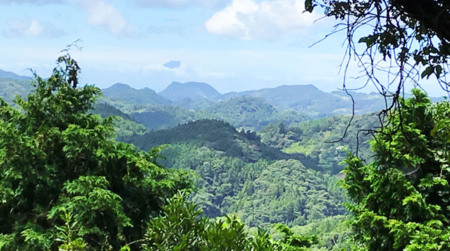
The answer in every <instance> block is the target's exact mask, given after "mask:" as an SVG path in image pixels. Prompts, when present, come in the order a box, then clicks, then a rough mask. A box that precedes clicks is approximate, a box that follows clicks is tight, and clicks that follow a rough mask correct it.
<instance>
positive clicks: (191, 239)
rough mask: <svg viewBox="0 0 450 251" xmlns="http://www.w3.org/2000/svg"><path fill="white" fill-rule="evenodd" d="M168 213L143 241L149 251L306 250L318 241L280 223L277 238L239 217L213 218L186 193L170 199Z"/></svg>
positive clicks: (151, 226)
mask: <svg viewBox="0 0 450 251" xmlns="http://www.w3.org/2000/svg"><path fill="white" fill-rule="evenodd" d="M163 210H164V214H163V215H162V216H160V217H158V218H154V219H152V220H151V221H150V223H149V226H148V229H147V234H146V235H145V238H144V239H143V240H142V243H143V248H144V249H145V250H204V251H206V250H207V251H222V250H230V251H231V250H258V251H259V250H261V251H266V250H271V251H272V250H280V251H281V250H303V249H302V248H306V247H310V246H311V245H312V244H315V243H317V238H316V237H315V236H300V235H296V234H294V233H293V232H292V231H291V230H290V229H289V228H288V227H287V226H285V225H283V224H280V225H279V228H280V229H281V230H280V231H282V232H283V233H285V235H284V237H283V239H281V240H275V239H273V238H272V237H271V236H270V235H269V234H268V232H267V231H263V230H261V229H258V231H257V233H256V235H252V234H250V233H249V232H248V231H247V229H246V228H245V225H244V224H243V223H242V222H241V221H240V220H239V219H238V218H237V217H236V216H235V215H231V216H230V215H227V216H225V217H223V219H222V218H219V219H216V220H213V221H211V220H209V219H208V218H206V217H203V216H202V211H201V210H199V209H197V205H196V204H194V203H192V202H188V201H187V198H186V194H185V193H178V194H176V195H175V196H174V197H172V198H170V199H168V203H167V205H166V206H164V207H163Z"/></svg>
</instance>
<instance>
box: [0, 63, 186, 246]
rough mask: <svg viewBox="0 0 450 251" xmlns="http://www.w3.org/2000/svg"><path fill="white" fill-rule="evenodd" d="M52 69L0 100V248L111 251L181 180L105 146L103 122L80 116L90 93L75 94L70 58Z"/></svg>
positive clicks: (129, 149)
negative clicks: (25, 90)
mask: <svg viewBox="0 0 450 251" xmlns="http://www.w3.org/2000/svg"><path fill="white" fill-rule="evenodd" d="M58 62H59V63H60V64H59V66H58V67H57V68H55V69H54V71H53V74H52V76H51V77H50V78H48V79H46V80H43V79H41V78H40V77H38V76H35V81H34V86H35V89H34V90H33V91H32V92H31V94H29V95H28V96H27V100H24V99H22V98H20V97H19V98H17V99H16V105H17V108H15V107H12V106H10V105H8V104H7V103H6V102H4V101H3V100H0V246H2V248H4V249H6V250H12V249H14V250H30V249H31V250H47V249H52V250H54V249H57V248H58V247H60V248H61V249H82V248H83V247H85V248H86V249H89V250H92V249H119V248H120V247H121V246H122V245H124V244H126V243H129V242H132V241H135V240H138V239H141V238H142V237H143V235H144V233H145V230H144V226H145V222H146V221H148V220H149V219H150V218H151V217H152V216H153V215H156V214H157V213H158V212H159V210H160V208H161V206H162V205H164V203H165V198H167V197H171V196H172V195H173V194H174V193H175V192H176V191H177V190H179V189H181V188H185V187H189V186H190V181H189V180H188V176H187V175H186V174H185V173H184V172H181V171H177V170H167V169H163V168H161V167H160V166H158V165H157V164H156V162H155V159H156V158H157V156H158V155H157V152H155V151H152V152H137V151H136V149H135V148H134V147H133V146H131V145H128V144H124V143H119V142H117V141H115V140H114V129H113V120H112V119H111V118H106V119H102V118H101V117H100V116H99V115H93V114H91V113H88V111H89V110H90V109H92V106H93V104H94V103H95V100H96V97H97V96H98V95H99V94H100V90H99V89H98V88H95V87H93V86H85V87H83V88H75V86H76V84H77V79H76V76H77V73H78V71H77V70H78V68H77V64H76V62H75V61H74V60H73V59H71V58H70V55H68V54H66V55H64V56H62V57H60V58H59V59H58Z"/></svg>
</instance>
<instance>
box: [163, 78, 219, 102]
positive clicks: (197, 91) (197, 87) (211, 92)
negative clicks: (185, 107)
mask: <svg viewBox="0 0 450 251" xmlns="http://www.w3.org/2000/svg"><path fill="white" fill-rule="evenodd" d="M158 94H159V95H161V96H163V97H165V98H167V99H170V100H171V101H173V102H177V101H181V100H185V99H191V100H202V99H206V100H218V99H220V98H221V97H222V94H220V93H219V92H218V91H217V90H216V89H214V87H212V86H211V85H209V84H207V83H203V82H185V83H180V82H172V83H171V84H170V85H169V86H167V88H166V89H164V90H163V91H162V92H160V93H158Z"/></svg>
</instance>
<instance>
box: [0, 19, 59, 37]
mask: <svg viewBox="0 0 450 251" xmlns="http://www.w3.org/2000/svg"><path fill="white" fill-rule="evenodd" d="M7 24H8V28H7V29H6V30H4V31H3V36H5V37H7V38H15V37H59V36H61V35H63V34H64V32H63V31H62V30H60V29H58V28H56V27H55V26H53V25H52V24H50V23H42V24H41V23H40V22H39V21H37V20H35V19H20V20H10V21H8V23H7Z"/></svg>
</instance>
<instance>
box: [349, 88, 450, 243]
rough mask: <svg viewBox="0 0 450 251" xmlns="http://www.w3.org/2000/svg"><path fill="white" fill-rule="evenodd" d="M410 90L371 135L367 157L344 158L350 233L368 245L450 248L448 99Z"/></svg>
mask: <svg viewBox="0 0 450 251" xmlns="http://www.w3.org/2000/svg"><path fill="white" fill-rule="evenodd" d="M413 94H414V97H413V98H410V99H407V100H404V99H400V104H401V109H396V110H393V111H392V114H391V119H390V120H389V121H390V124H389V125H387V126H385V127H383V128H382V129H381V130H380V131H379V132H378V133H377V134H376V135H375V138H374V140H372V142H371V146H372V150H373V151H374V153H375V156H374V161H373V162H372V163H370V164H368V165H366V164H364V163H363V161H361V160H360V159H358V158H357V157H355V156H353V155H349V156H348V158H347V159H346V160H345V162H346V164H347V167H346V168H345V170H344V174H345V175H346V176H345V179H344V180H343V183H342V184H343V186H344V188H346V189H347V191H348V194H349V196H350V197H351V198H352V200H353V202H354V204H351V205H349V209H350V210H351V211H352V212H353V213H354V214H355V219H354V221H353V227H354V229H355V238H356V239H357V240H358V241H359V242H360V243H362V244H363V246H364V247H366V248H367V249H369V250H403V249H406V250H449V249H450V242H449V241H448V240H449V238H450V199H449V198H450V185H449V181H450V165H449V164H450V154H449V153H450V144H449V143H450V129H449V128H450V119H449V118H450V103H449V102H448V101H444V102H441V103H437V104H433V103H432V102H431V101H430V100H429V99H428V98H427V97H426V95H425V94H424V93H423V92H421V91H419V90H417V89H415V90H413Z"/></svg>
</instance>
